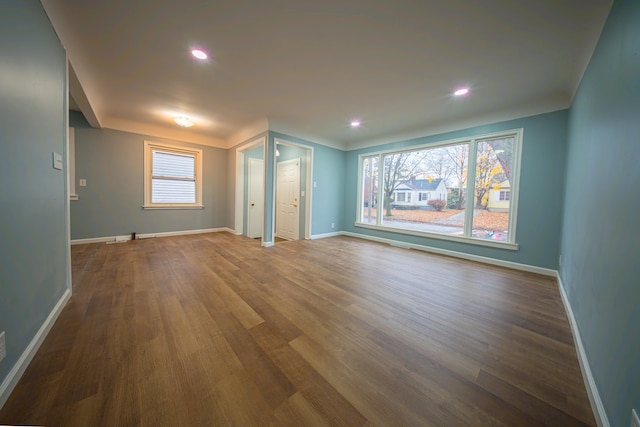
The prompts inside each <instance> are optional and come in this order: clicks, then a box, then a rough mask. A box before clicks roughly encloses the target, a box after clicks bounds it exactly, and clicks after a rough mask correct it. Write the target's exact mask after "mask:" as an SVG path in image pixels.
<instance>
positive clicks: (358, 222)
mask: <svg viewBox="0 0 640 427" xmlns="http://www.w3.org/2000/svg"><path fill="white" fill-rule="evenodd" d="M507 137H513V139H514V147H513V164H512V180H513V182H511V183H510V187H511V188H510V189H509V190H510V195H509V196H510V199H511V200H510V201H509V202H510V206H509V230H508V240H506V241H498V240H489V239H483V238H479V237H473V236H472V233H473V217H474V215H473V214H471V215H465V221H464V235H463V236H456V235H450V234H443V233H437V232H431V231H421V230H413V229H404V228H398V227H389V226H385V225H383V224H382V220H383V219H382V216H383V205H384V204H383V203H378V204H377V206H376V209H377V212H376V223H375V224H372V223H366V222H362V204H363V200H362V197H363V195H362V186H363V182H362V181H363V162H364V159H367V158H377V159H378V165H379V166H378V167H379V168H381V167H382V168H384V156H385V155H389V154H399V153H410V152H414V151H419V150H423V149H433V148H439V147H446V146H452V145H460V144H468V146H469V152H468V155H469V157H468V164H467V168H468V171H467V186H466V188H467V192H468V189H469V188H471V189H475V183H476V176H475V175H476V173H475V169H476V160H477V156H478V150H477V145H478V143H479V142H482V141H486V140H491V139H498V138H507ZM523 141H524V129H523V128H520V129H510V130H504V131H500V132H493V133H487V134H480V135H472V136H469V137H466V138H456V139H450V140H443V141H434V142H431V143H426V144H418V145H414V146H410V147H403V148H401V149H395V150H391V149H390V150H381V151H371V152H367V153H362V154H360V155H359V156H358V189H357V196H356V204H357V206H356V219H355V222H354V226H356V227H361V228H367V229H372V230H383V231H388V232H392V233H397V234H407V235H413V236H420V237H428V238H433V239H439V240H448V241H454V242H462V243H468V244H472V245H479V246H489V247H497V248H503V249H510V250H518V249H519V245H518V243H517V240H516V236H517V218H518V192H519V187H520V169H521V160H522V159H521V158H522V146H523ZM383 179H384V173H383V171H382V170H380V169H379V170H378V186H377V188H378V192H377V193H376V197H377V199H378V200H383V199H381V197H383V195H382V191H383V187H384V183H383ZM474 192H475V190H474ZM473 203H474V198H473V197H467V198H466V200H465V212H473V209H474V207H473Z"/></svg>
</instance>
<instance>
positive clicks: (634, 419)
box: [631, 409, 640, 427]
mask: <svg viewBox="0 0 640 427" xmlns="http://www.w3.org/2000/svg"><path fill="white" fill-rule="evenodd" d="M631 427H640V418H639V417H638V413H637V412H636V410H635V409H632V410H631Z"/></svg>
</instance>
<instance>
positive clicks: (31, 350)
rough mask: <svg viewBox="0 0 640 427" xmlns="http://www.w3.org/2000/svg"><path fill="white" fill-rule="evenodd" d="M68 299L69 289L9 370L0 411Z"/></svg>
mask: <svg viewBox="0 0 640 427" xmlns="http://www.w3.org/2000/svg"><path fill="white" fill-rule="evenodd" d="M70 298H71V289H67V290H65V292H64V294H62V296H61V297H60V299H59V300H58V302H57V303H56V305H55V307H53V310H51V313H49V316H47V318H46V319H45V321H44V323H43V324H42V326H40V329H39V330H38V332H37V333H36V334H35V335H34V337H33V338H32V339H31V342H30V343H29V345H28V346H27V348H25V350H24V351H23V352H22V354H21V355H20V358H19V359H18V361H17V362H16V363H15V365H13V368H11V370H10V371H9V374H8V375H7V376H6V378H5V379H4V381H3V382H2V384H0V409H1V408H2V407H3V406H4V404H5V403H6V402H7V399H9V396H10V395H11V392H12V391H13V389H14V388H15V386H16V384H18V381H19V380H20V378H21V377H22V375H23V374H24V372H25V371H26V370H27V367H28V366H29V363H31V360H32V359H33V357H34V356H35V355H36V353H37V352H38V349H40V346H41V345H42V343H43V342H44V339H45V338H46V337H47V334H48V333H49V331H50V330H51V328H52V327H53V324H54V323H55V322H56V320H57V319H58V317H59V316H60V313H62V310H63V309H64V307H65V305H66V303H67V301H69V299H70Z"/></svg>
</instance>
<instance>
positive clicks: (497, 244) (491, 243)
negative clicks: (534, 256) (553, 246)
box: [354, 221, 520, 251]
mask: <svg viewBox="0 0 640 427" xmlns="http://www.w3.org/2000/svg"><path fill="white" fill-rule="evenodd" d="M354 225H355V226H356V227H360V228H368V229H370V230H380V231H388V232H391V233H398V234H407V235H410V236H419V237H428V238H430V239H438V240H447V241H450V242H458V243H466V244H471V245H477V246H488V247H492V248H500V249H507V250H510V251H517V250H519V249H520V247H519V245H518V244H517V243H510V242H501V241H498V240H487V239H479V238H476V237H461V236H450V235H447V234H439V233H430V232H428V231H418V230H408V229H406V228H396V227H385V226H384V225H376V224H367V223H363V222H357V221H356V222H355V223H354Z"/></svg>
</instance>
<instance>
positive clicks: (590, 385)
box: [557, 273, 611, 427]
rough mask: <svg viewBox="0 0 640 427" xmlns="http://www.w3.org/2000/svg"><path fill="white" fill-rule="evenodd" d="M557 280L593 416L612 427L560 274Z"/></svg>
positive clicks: (600, 425) (603, 424) (599, 426)
mask: <svg viewBox="0 0 640 427" xmlns="http://www.w3.org/2000/svg"><path fill="white" fill-rule="evenodd" d="M557 278H558V288H559V289H560V297H561V298H562V303H563V304H564V309H565V311H566V312H567V317H568V318H569V324H570V325H571V332H573V342H574V343H575V345H576V351H577V352H578V362H580V370H581V371H582V378H583V380H584V384H585V386H586V388H587V395H589V401H590V402H591V409H592V410H593V416H594V417H595V419H596V424H598V427H610V425H611V424H609V418H607V412H606V411H605V409H604V404H603V403H602V399H601V398H600V393H599V392H598V387H597V386H596V382H595V379H594V378H593V373H592V372H591V366H590V365H589V359H588V358H587V353H586V352H585V350H584V345H583V344H582V337H581V336H580V329H578V324H577V322H576V318H575V316H574V315H573V309H572V308H571V303H570V302H569V297H568V296H567V293H566V292H565V290H564V283H562V277H561V276H560V273H558V274H557Z"/></svg>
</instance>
